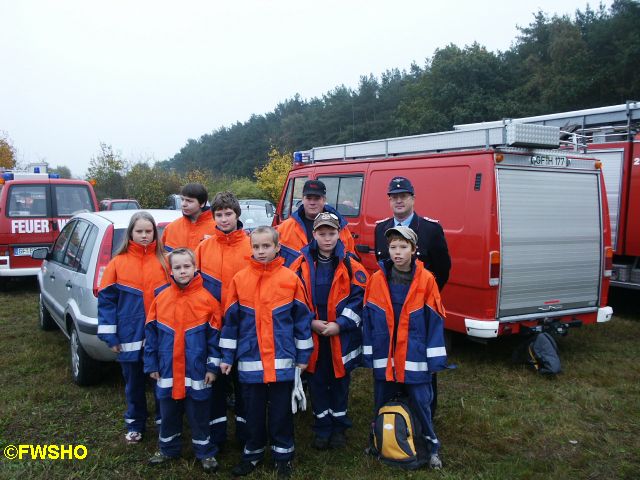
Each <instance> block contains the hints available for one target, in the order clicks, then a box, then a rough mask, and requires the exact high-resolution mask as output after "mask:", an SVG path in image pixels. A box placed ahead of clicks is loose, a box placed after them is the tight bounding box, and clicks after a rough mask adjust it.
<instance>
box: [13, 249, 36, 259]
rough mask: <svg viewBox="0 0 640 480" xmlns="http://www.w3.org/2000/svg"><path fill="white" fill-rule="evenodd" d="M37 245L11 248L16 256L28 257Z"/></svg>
mask: <svg viewBox="0 0 640 480" xmlns="http://www.w3.org/2000/svg"><path fill="white" fill-rule="evenodd" d="M36 248H38V247H17V248H14V249H13V254H14V255H15V256H16V257H30V256H31V254H32V253H33V251H34V250H35V249H36Z"/></svg>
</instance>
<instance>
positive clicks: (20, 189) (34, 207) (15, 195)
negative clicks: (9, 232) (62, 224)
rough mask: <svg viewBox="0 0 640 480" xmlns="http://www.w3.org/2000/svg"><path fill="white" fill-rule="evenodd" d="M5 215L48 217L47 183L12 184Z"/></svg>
mask: <svg viewBox="0 0 640 480" xmlns="http://www.w3.org/2000/svg"><path fill="white" fill-rule="evenodd" d="M7 216H9V217H48V216H49V215H48V214H47V185H12V186H11V190H9V208H8V209H7Z"/></svg>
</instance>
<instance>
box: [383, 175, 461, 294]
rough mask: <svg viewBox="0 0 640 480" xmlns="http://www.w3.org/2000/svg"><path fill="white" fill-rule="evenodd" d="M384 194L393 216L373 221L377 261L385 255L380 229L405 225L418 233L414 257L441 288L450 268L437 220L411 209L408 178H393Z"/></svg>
mask: <svg viewBox="0 0 640 480" xmlns="http://www.w3.org/2000/svg"><path fill="white" fill-rule="evenodd" d="M387 194H388V195H389V205H390V206H391V210H392V211H393V216H392V217H388V218H385V219H383V220H379V221H378V222H376V230H375V233H376V245H375V247H376V258H377V259H378V261H380V260H385V259H387V258H389V249H388V248H387V240H386V238H385V236H384V232H386V231H387V230H388V229H390V228H391V227H397V226H402V227H409V228H411V230H413V231H414V232H416V234H417V235H418V245H417V256H418V260H420V261H422V263H424V266H425V268H426V269H427V270H429V271H430V272H431V273H433V276H434V277H436V283H437V284H438V288H439V289H440V291H442V289H443V288H444V286H445V284H446V283H447V280H448V279H449V270H450V269H451V258H450V257H449V249H448V248H447V241H446V240H445V238H444V231H443V230H442V227H441V226H440V224H439V223H438V221H437V220H433V219H431V218H428V217H421V216H420V215H418V214H417V213H416V212H415V211H414V209H413V205H414V201H415V192H414V189H413V185H411V182H410V181H409V180H408V179H406V178H404V177H394V178H393V179H392V180H391V183H389V190H388V192H387Z"/></svg>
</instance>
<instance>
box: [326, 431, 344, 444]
mask: <svg viewBox="0 0 640 480" xmlns="http://www.w3.org/2000/svg"><path fill="white" fill-rule="evenodd" d="M329 446H330V447H331V448H344V447H346V446H347V437H346V436H345V434H344V432H333V433H332V434H331V440H330V441H329Z"/></svg>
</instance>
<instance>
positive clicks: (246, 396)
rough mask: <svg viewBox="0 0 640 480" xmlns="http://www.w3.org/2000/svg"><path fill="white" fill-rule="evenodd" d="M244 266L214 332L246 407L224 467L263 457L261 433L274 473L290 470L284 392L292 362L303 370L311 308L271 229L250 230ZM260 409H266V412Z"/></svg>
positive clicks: (250, 465)
mask: <svg viewBox="0 0 640 480" xmlns="http://www.w3.org/2000/svg"><path fill="white" fill-rule="evenodd" d="M251 249H252V252H253V256H252V258H251V260H250V263H249V266H248V267H246V268H245V269H243V270H241V271H240V272H238V274H236V275H235V276H234V277H233V280H232V281H231V287H230V290H229V296H228V298H227V302H226V305H225V317H224V326H223V328H222V334H221V337H220V349H221V351H222V363H221V364H220V371H221V373H223V374H229V372H230V371H231V368H232V365H233V364H234V361H236V360H237V362H238V363H237V368H238V374H239V378H240V387H241V390H242V396H243V400H244V404H245V410H246V420H247V424H246V426H247V441H246V443H245V447H244V451H243V455H242V461H241V462H240V464H238V465H237V466H236V467H234V468H233V470H232V472H231V473H232V474H233V475H235V476H243V475H248V474H249V473H251V472H252V471H253V470H254V469H255V468H256V467H257V466H258V464H260V463H261V462H262V460H263V458H264V454H265V448H266V446H267V440H268V438H267V428H266V423H267V418H268V436H269V437H270V442H269V443H270V444H271V452H272V457H273V459H274V460H275V464H276V469H277V471H278V477H279V478H288V477H289V476H290V475H291V471H292V466H291V459H292V458H293V454H294V443H293V413H292V410H291V394H292V389H293V380H294V375H295V368H296V366H297V368H300V369H301V370H304V369H305V368H306V366H307V363H308V362H309V357H310V356H311V352H312V350H313V340H312V339H311V328H310V325H311V320H312V318H313V316H312V313H311V312H310V310H309V307H308V306H307V301H306V298H305V293H304V289H303V286H302V283H301V281H300V279H299V278H298V277H297V276H296V274H295V273H293V272H292V271H291V270H289V269H288V268H286V267H284V266H283V265H284V259H283V258H282V257H279V256H278V250H279V245H278V232H277V231H276V230H275V229H274V228H272V227H258V228H257V229H255V230H254V231H253V232H251ZM267 410H268V411H267Z"/></svg>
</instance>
